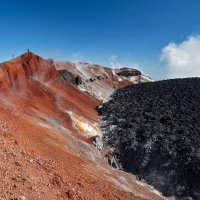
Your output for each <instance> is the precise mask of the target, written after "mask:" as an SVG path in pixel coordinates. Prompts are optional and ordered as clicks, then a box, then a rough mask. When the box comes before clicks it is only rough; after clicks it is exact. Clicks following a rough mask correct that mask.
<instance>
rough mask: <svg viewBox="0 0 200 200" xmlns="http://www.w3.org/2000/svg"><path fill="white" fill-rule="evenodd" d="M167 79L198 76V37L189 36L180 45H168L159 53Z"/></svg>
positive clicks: (199, 38) (199, 72)
mask: <svg viewBox="0 0 200 200" xmlns="http://www.w3.org/2000/svg"><path fill="white" fill-rule="evenodd" d="M161 62H162V63H164V64H165V66H166V70H167V77H168V78H184V77H198V76H200V36H191V37H189V38H187V40H185V41H183V42H182V43H180V44H176V43H169V44H168V45H167V46H166V47H164V48H163V49H162V51H161Z"/></svg>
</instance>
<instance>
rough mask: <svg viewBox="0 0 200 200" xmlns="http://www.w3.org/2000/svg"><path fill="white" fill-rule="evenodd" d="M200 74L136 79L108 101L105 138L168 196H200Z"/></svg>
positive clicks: (129, 168) (104, 109)
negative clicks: (145, 79) (142, 81)
mask: <svg viewBox="0 0 200 200" xmlns="http://www.w3.org/2000/svg"><path fill="white" fill-rule="evenodd" d="M199 102H200V78H188V79H174V80H166V81H158V82H154V83H143V84H138V85H132V86H128V87H125V88H123V89H120V90H118V91H116V92H115V93H114V94H113V95H112V100H111V101H109V102H107V103H105V104H103V105H102V106H101V107H100V109H99V112H100V113H101V115H102V120H103V128H104V132H105V135H104V141H105V143H106V144H107V145H109V146H110V147H112V148H114V152H115V154H116V155H117V157H118V159H119V161H120V162H121V164H122V167H123V168H124V170H126V171H128V172H132V173H133V174H135V175H137V176H138V177H139V178H140V179H144V180H145V181H146V182H147V183H148V184H151V185H153V186H154V187H155V188H157V189H158V190H159V191H161V192H162V193H163V194H164V195H166V196H176V198H177V199H182V198H183V197H192V198H193V199H196V200H198V199H200V121H199V119H200V104H199Z"/></svg>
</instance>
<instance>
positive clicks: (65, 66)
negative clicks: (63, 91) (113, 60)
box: [56, 62, 153, 102]
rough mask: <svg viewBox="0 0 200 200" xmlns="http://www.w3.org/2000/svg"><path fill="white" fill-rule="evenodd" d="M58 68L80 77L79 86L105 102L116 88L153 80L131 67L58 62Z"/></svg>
mask: <svg viewBox="0 0 200 200" xmlns="http://www.w3.org/2000/svg"><path fill="white" fill-rule="evenodd" d="M56 68H57V69H58V70H59V71H60V72H62V70H67V71H68V72H70V73H71V74H72V75H73V76H75V77H79V78H80V82H79V86H78V87H79V88H80V89H81V90H82V91H86V92H88V93H89V94H90V95H91V96H93V97H95V98H96V99H98V100H100V101H104V102H106V101H107V100H109V99H110V95H111V94H112V93H113V92H114V91H115V90H116V89H119V88H122V87H124V86H127V85H132V84H137V83H139V82H149V81H153V80H152V79H151V78H149V77H147V76H145V75H143V74H141V72H140V71H138V70H136V69H131V68H121V69H111V68H108V67H103V66H100V65H93V64H88V63H83V62H76V63H72V62H56ZM63 73H66V72H65V71H63ZM66 76H67V75H66ZM69 76H70V75H69ZM69 79H70V78H69Z"/></svg>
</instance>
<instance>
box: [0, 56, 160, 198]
mask: <svg viewBox="0 0 200 200" xmlns="http://www.w3.org/2000/svg"><path fill="white" fill-rule="evenodd" d="M58 80H59V73H58V72H57V71H56V69H55V66H54V63H53V61H52V60H44V59H42V58H41V57H39V56H37V55H34V54H33V53H26V54H23V55H22V56H20V57H18V58H16V59H14V60H11V61H8V62H5V63H2V64H1V66H0V110H1V113H0V145H1V148H0V177H1V179H0V199H4V200H8V199H17V198H19V197H20V196H24V197H25V198H26V199H30V200H32V199H86V200H90V199H91V200H94V199H97V200H101V199H138V200H139V199H140V200H142V199H153V200H157V199H164V198H163V197H162V196H161V195H159V194H156V193H155V192H154V191H153V190H152V189H151V188H150V187H148V186H147V185H144V184H142V183H140V182H138V181H137V180H136V179H135V178H134V176H132V175H130V174H128V173H125V172H122V171H119V170H114V169H112V168H111V167H110V166H109V165H108V164H107V162H106V160H105V159H104V158H103V157H102V155H101V154H100V152H98V151H97V150H96V149H95V148H94V147H93V146H92V145H91V142H90V137H91V136H92V134H93V133H99V134H100V132H101V131H100V128H99V125H98V120H99V119H98V114H97V112H96V110H95V108H96V107H97V106H98V105H99V102H98V101H97V100H95V99H93V98H92V97H90V96H88V95H86V94H84V93H82V92H81V91H79V90H78V89H77V88H75V87H74V86H72V85H70V84H68V83H67V82H63V81H60V80H59V81H58ZM19 199H20V198H19Z"/></svg>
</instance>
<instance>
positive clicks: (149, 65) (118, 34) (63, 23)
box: [0, 0, 200, 79]
mask: <svg viewBox="0 0 200 200" xmlns="http://www.w3.org/2000/svg"><path fill="white" fill-rule="evenodd" d="M0 3H1V6H0V24H1V30H0V47H1V48H0V61H4V60H7V59H10V58H11V56H12V54H15V55H20V54H22V53H23V52H24V51H26V49H27V48H29V49H30V50H31V51H33V52H34V53H36V54H38V55H41V56H43V57H45V58H48V57H52V58H55V59H61V60H85V61H88V62H92V63H98V64H102V65H106V66H113V67H115V66H123V65H129V66H133V65H138V66H139V69H141V70H142V71H144V72H145V73H146V74H148V75H150V76H151V77H153V78H155V79H164V78H167V77H170V75H169V72H168V71H169V70H168V69H169V68H170V67H171V70H172V67H173V66H170V67H169V65H170V64H171V65H172V64H173V65H174V62H172V61H174V60H173V59H174V57H173V58H172V57H170V56H171V52H175V54H176V52H177V50H178V51H179V52H182V49H180V48H179V47H180V45H181V44H182V43H183V44H184V42H189V41H190V39H191V38H190V37H194V39H197V42H198V40H199V37H198V34H199V33H200V12H199V9H200V1H199V0H34V1H27V0H26V1H25V0H7V1H3V0H0ZM172 42H173V44H174V45H175V47H174V49H173V48H171V49H170V44H172ZM195 44H196V43H195ZM176 45H178V46H176ZM172 46H173V45H172ZM168 47H169V48H168ZM167 48H168V49H167ZM186 49H187V48H186ZM162 54H164V55H162ZM176 55H177V54H176ZM184 56H185V55H184ZM160 57H164V59H163V60H164V61H163V60H162V61H160ZM176 64H177V63H175V65H176ZM178 64H180V63H178ZM197 64H200V63H197ZM178 67H179V66H178ZM167 70H168V71H167ZM171 77H173V76H171Z"/></svg>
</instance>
